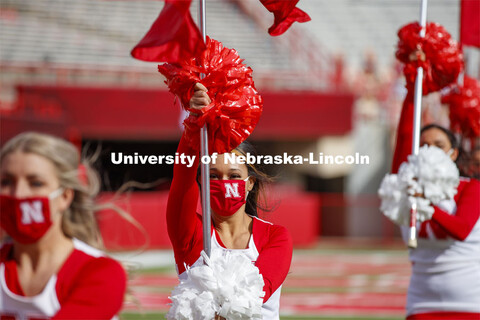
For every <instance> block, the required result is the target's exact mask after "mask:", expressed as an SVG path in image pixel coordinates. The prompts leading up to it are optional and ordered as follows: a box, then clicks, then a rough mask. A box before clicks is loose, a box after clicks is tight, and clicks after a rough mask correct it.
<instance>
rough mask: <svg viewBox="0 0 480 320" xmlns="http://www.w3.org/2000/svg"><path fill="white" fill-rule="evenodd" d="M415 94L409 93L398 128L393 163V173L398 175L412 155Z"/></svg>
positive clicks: (404, 102)
mask: <svg viewBox="0 0 480 320" xmlns="http://www.w3.org/2000/svg"><path fill="white" fill-rule="evenodd" d="M413 97H414V95H413V93H410V92H409V93H407V96H406V97H405V100H404V101H403V107H402V113H401V115H400V121H399V123H398V128H397V142H396V144H395V153H394V156H393V162H392V173H397V172H398V169H399V168H400V165H401V164H402V162H404V161H407V157H408V155H410V154H411V153H412V138H413V111H414V106H413Z"/></svg>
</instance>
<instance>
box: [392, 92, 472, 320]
mask: <svg viewBox="0 0 480 320" xmlns="http://www.w3.org/2000/svg"><path fill="white" fill-rule="evenodd" d="M412 132H413V94H412V93H411V92H410V93H408V95H407V97H406V99H405V103H404V106H403V110H402V115H401V117H400V123H399V126H398V133H397V145H396V149H395V156H394V160H393V166H392V172H393V173H397V171H398V169H399V167H400V164H401V163H402V162H404V161H406V160H407V156H408V155H409V154H410V152H411V150H412ZM425 144H427V145H430V146H431V145H435V146H437V147H439V148H440V149H442V150H443V151H445V153H447V154H448V155H450V158H451V159H452V160H453V161H455V160H456V159H457V157H458V154H459V151H458V150H459V149H458V145H457V142H456V139H455V136H454V135H453V134H452V133H451V132H450V131H449V130H447V129H445V128H442V127H440V126H437V125H428V126H426V127H424V128H423V129H422V131H421V136H420V145H425ZM457 191H458V192H457V194H456V195H455V198H454V199H453V200H445V201H442V202H441V203H440V204H439V205H438V206H434V209H435V212H434V214H433V216H432V218H431V219H430V220H427V221H425V222H423V223H422V224H421V225H420V226H419V227H418V226H417V230H418V234H417V238H418V247H417V248H416V249H411V250H410V252H409V257H410V261H411V262H412V277H411V279H410V285H409V287H408V293H407V305H406V309H407V319H409V320H418V319H456V320H460V319H461V320H468V319H477V320H478V319H480V222H479V215H480V183H479V181H478V180H475V179H469V178H463V177H461V178H460V183H459V185H458V188H457ZM418 196H422V195H418ZM402 232H403V233H404V234H408V229H407V228H404V229H403V230H402Z"/></svg>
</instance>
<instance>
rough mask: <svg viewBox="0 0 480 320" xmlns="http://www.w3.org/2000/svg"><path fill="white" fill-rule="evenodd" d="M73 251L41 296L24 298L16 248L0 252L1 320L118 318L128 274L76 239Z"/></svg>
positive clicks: (8, 244) (8, 248) (3, 248)
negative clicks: (18, 271)
mask: <svg viewBox="0 0 480 320" xmlns="http://www.w3.org/2000/svg"><path fill="white" fill-rule="evenodd" d="M73 244H74V250H73V251H72V253H71V254H70V255H69V257H68V258H67V260H66V261H65V262H64V264H63V265H62V267H61V268H60V270H59V271H58V273H57V274H54V275H53V276H52V277H51V278H50V279H49V280H48V282H47V284H46V286H45V288H44V289H43V290H42V292H40V293H39V294H38V295H35V296H25V295H24V293H23V291H22V288H21V286H20V283H19V280H18V275H17V266H16V262H15V260H13V258H12V253H13V245H12V244H11V243H6V244H4V245H3V246H2V247H1V249H0V319H1V320H44V319H52V320H63V319H65V320H67V319H68V320H72V319H78V320H80V319H81V320H87V319H92V320H93V319H95V320H98V319H115V318H116V317H115V315H116V314H117V312H118V311H119V310H120V308H121V307H122V303H123V297H124V294H125V289H126V275H125V271H124V270H123V268H122V266H121V265H120V264H119V263H118V262H116V261H115V260H113V259H111V258H108V257H106V256H105V255H104V254H103V252H101V251H100V250H97V249H95V248H93V247H91V246H89V245H87V244H86V243H84V242H81V241H79V240H77V239H73Z"/></svg>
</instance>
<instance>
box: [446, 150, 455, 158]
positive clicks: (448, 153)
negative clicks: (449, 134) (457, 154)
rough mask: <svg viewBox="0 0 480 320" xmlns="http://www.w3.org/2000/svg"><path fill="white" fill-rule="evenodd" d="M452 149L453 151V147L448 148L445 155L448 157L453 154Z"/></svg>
mask: <svg viewBox="0 0 480 320" xmlns="http://www.w3.org/2000/svg"><path fill="white" fill-rule="evenodd" d="M453 151H455V150H453V149H450V150H448V151H447V156H449V157H450V156H451V155H452V154H453Z"/></svg>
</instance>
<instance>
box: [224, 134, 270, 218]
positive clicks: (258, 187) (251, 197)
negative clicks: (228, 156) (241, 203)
mask: <svg viewBox="0 0 480 320" xmlns="http://www.w3.org/2000/svg"><path fill="white" fill-rule="evenodd" d="M232 153H236V154H238V155H243V156H246V155H247V153H249V154H251V155H253V156H255V158H257V150H256V149H255V148H254V147H253V145H252V144H251V143H250V142H248V141H243V142H242V143H241V144H240V145H239V146H238V147H236V148H235V149H233V150H232ZM246 166H247V170H248V175H249V176H250V177H253V178H255V181H254V182H255V183H254V185H253V189H252V190H251V191H250V192H249V193H248V196H247V204H246V206H245V212H247V213H248V214H249V215H252V216H255V217H258V209H260V210H262V211H270V210H269V208H268V206H267V197H266V188H267V186H268V184H269V183H271V182H272V178H271V177H270V176H268V175H267V174H266V173H265V171H264V169H263V167H261V166H260V165H259V164H251V163H247V164H246Z"/></svg>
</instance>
